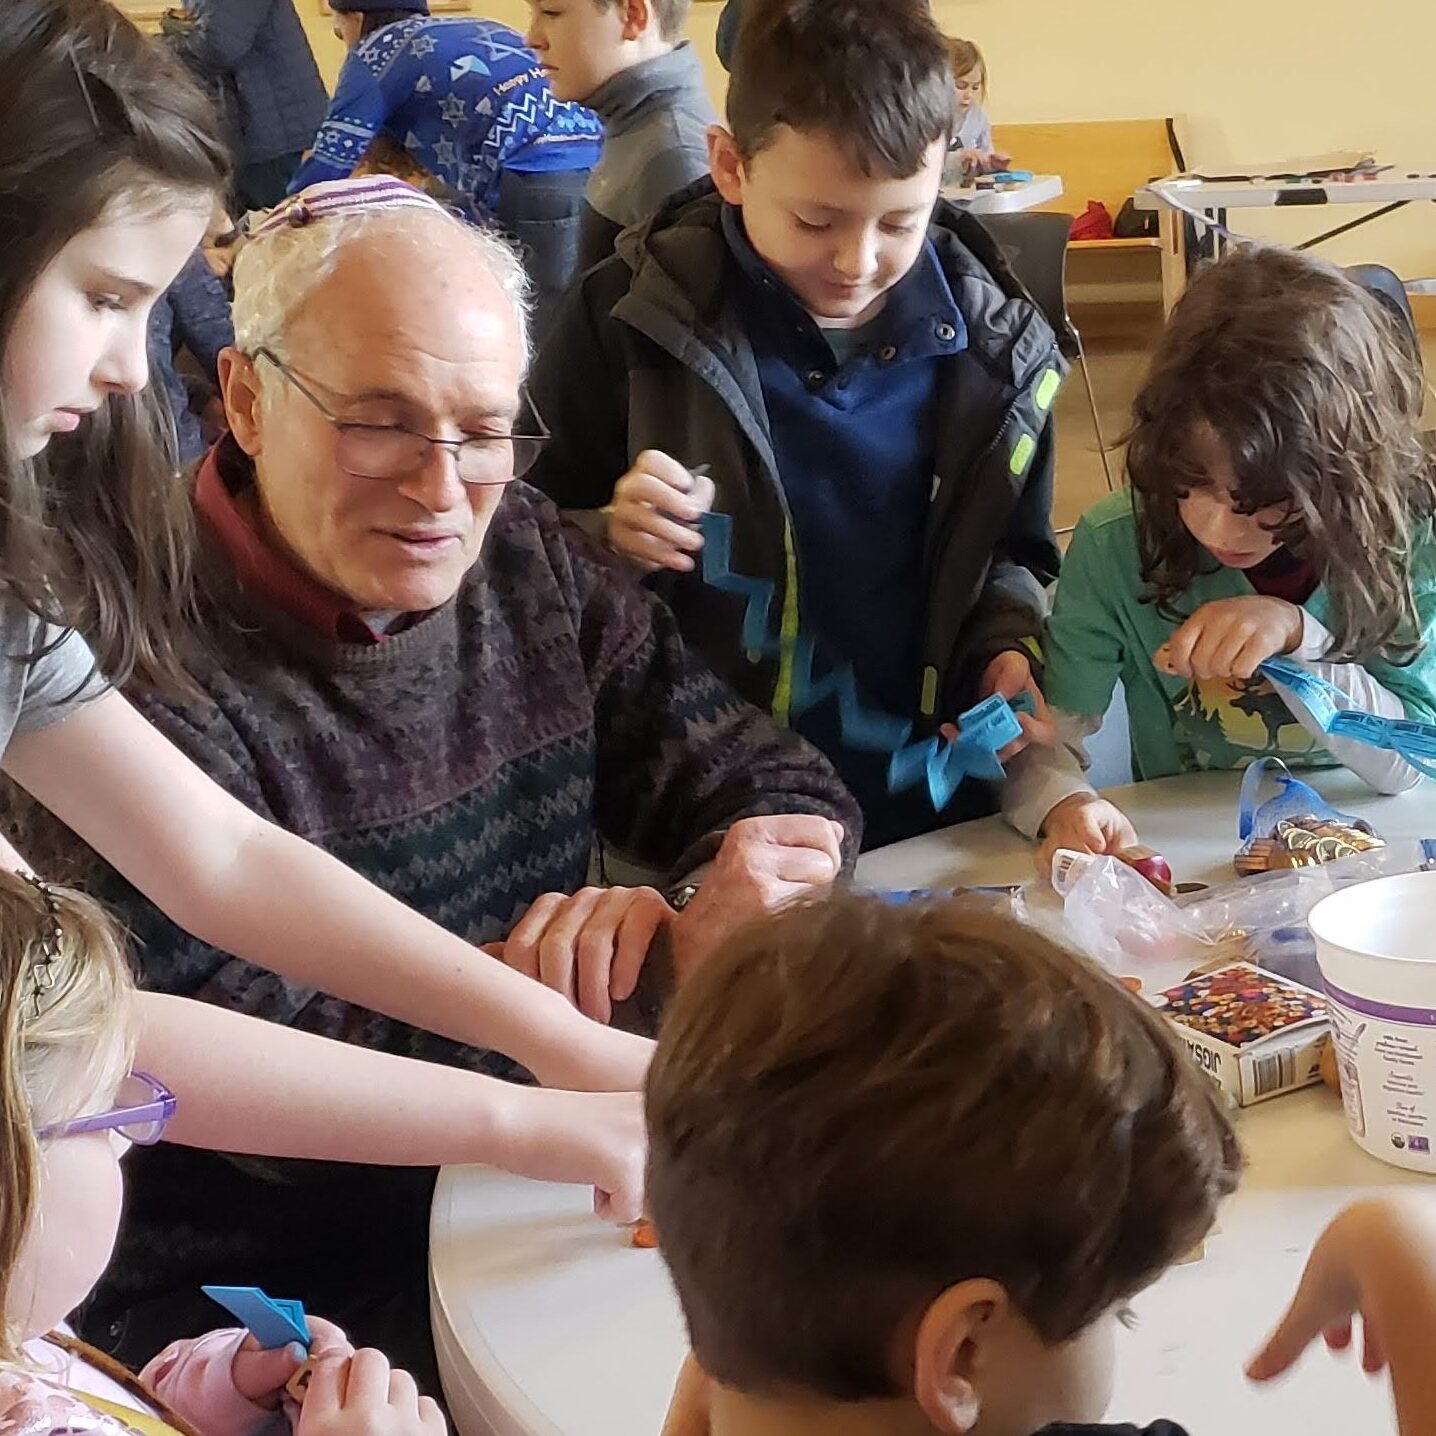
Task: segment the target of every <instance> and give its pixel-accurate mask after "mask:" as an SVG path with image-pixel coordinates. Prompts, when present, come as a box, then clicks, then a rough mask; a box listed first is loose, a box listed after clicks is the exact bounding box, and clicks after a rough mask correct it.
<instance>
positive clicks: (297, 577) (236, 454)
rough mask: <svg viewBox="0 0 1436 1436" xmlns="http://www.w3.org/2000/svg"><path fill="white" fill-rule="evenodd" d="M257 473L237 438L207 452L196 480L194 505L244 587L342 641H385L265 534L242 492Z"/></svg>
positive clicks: (354, 610) (222, 440) (351, 608)
mask: <svg viewBox="0 0 1436 1436" xmlns="http://www.w3.org/2000/svg"><path fill="white" fill-rule="evenodd" d="M252 479H253V472H252V470H251V468H250V464H249V460H248V459H247V458H246V457H245V455H244V453H243V451H242V450H241V449H240V447H239V445H238V444H236V443H235V442H234V440H233V438H229V437H226V438H224V439H221V440H220V442H219V443H218V444H216V445H215V446H214V448H212V449H211V450H210V451H209V453H208V454H206V455H205V457H204V461H203V462H202V463H201V464H200V468H199V474H198V477H197V478H196V480H195V491H194V499H195V507H196V509H197V510H198V511H199V515H200V519H201V520H202V521H203V522H204V523H205V524H206V525H207V526H208V528H209V531H210V533H211V534H212V535H213V536H214V537H215V538H216V539H217V540H218V541H219V543H220V545H221V547H222V548H223V549H224V551H225V553H226V554H228V556H229V561H230V562H231V563H232V564H233V565H234V571H235V574H236V575H237V576H238V578H239V581H240V583H241V585H242V586H243V587H244V589H245V591H246V592H248V593H250V594H251V595H253V596H254V597H256V598H258V599H260V600H262V601H263V602H266V603H269V604H272V605H273V606H274V607H275V608H278V609H280V610H281V611H282V612H284V613H287V614H288V615H289V616H290V617H291V618H293V619H296V620H297V621H298V622H300V623H302V624H304V625H305V626H306V627H308V628H312V629H314V630H316V631H317V632H319V633H322V634H324V635H325V636H326V637H328V638H332V639H334V640H336V641H337V642H339V643H368V644H373V643H382V642H383V641H384V639H385V637H386V635H385V634H383V633H376V632H375V631H374V630H373V629H372V628H371V627H370V626H369V624H368V623H366V622H365V621H364V618H363V617H362V615H361V614H360V612H359V610H358V609H357V608H356V607H355V606H354V605H353V604H352V603H350V602H349V601H348V600H347V599H343V598H341V597H340V596H339V595H338V594H337V593H335V592H334V591H333V589H330V588H326V587H325V586H324V585H323V584H322V583H320V582H319V580H318V579H316V578H313V577H311V576H310V575H309V574H307V573H305V572H304V570H303V569H301V568H300V567H299V566H298V565H297V564H295V563H294V562H293V560H291V559H290V558H288V557H287V556H286V555H285V554H283V553H281V552H280V551H279V550H278V549H277V548H276V547H275V546H274V545H273V544H272V543H271V542H270V541H269V539H267V538H266V537H265V536H264V535H263V534H262V533H261V532H260V530H259V528H258V527H257V525H255V524H254V523H253V522H252V521H251V520H250V518H249V517H248V515H247V514H246V513H245V510H244V507H243V506H242V505H241V504H240V503H239V501H238V496H239V494H240V493H242V492H243V490H244V489H245V488H246V487H247V486H248V484H249V483H250V482H252Z"/></svg>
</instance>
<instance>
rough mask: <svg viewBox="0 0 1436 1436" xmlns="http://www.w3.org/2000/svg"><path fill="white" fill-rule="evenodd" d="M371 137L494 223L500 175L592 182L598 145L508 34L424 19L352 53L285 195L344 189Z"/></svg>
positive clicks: (587, 120)
mask: <svg viewBox="0 0 1436 1436" xmlns="http://www.w3.org/2000/svg"><path fill="white" fill-rule="evenodd" d="M380 134H383V135H386V136H388V138H390V139H392V140H393V141H394V142H395V143H396V144H399V145H402V146H403V147H404V149H406V150H407V151H408V152H409V154H410V155H411V156H412V157H413V158H414V160H416V161H417V162H418V163H419V164H421V165H422V166H423V167H424V168H425V169H426V170H428V171H429V172H430V173H431V174H433V175H435V176H437V178H439V179H440V180H442V181H443V182H444V183H445V184H446V185H448V186H449V187H450V188H451V189H453V190H454V191H456V192H457V193H458V194H459V195H460V196H462V197H463V199H464V200H465V201H466V203H467V204H468V205H469V208H470V210H471V212H472V213H473V216H474V217H475V218H483V217H484V216H485V215H488V214H490V213H491V212H492V210H493V208H494V203H495V201H496V199H497V198H498V188H499V179H500V176H501V175H502V174H503V171H504V170H506V169H510V170H520V171H524V172H528V173H535V172H540V171H551V170H589V169H592V168H593V166H594V164H595V163H596V162H597V160H598V155H599V149H600V146H601V143H602V130H601V128H600V126H599V122H598V120H597V118H596V117H595V116H594V115H592V114H591V113H590V112H589V111H588V110H585V109H584V108H583V107H582V106H581V105H574V104H570V103H568V102H567V101H562V100H556V99H554V97H553V92H552V91H551V90H550V89H549V84H548V80H547V79H546V78H545V76H544V73H543V70H542V69H541V68H540V66H539V63H538V61H537V59H536V58H535V57H534V54H533V52H532V51H531V50H529V49H528V48H527V47H526V46H525V45H524V42H523V38H522V36H520V35H519V34H518V32H517V31H515V30H510V29H509V28H508V26H506V25H500V24H498V23H497V21H494V20H477V19H466V18H463V17H455V18H452V19H445V20H435V19H431V18H429V17H428V16H422V15H420V16H415V17H414V18H413V19H411V20H399V21H396V22H395V23H394V24H392V25H385V26H384V27H383V28H382V29H380V30H376V31H374V33H373V34H372V35H370V36H368V37H367V38H366V39H365V40H363V41H362V42H361V43H360V44H359V45H357V46H356V47H355V48H354V49H353V50H352V51H351V52H350V54H349V58H348V59H347V60H346V61H345V62H344V68H343V70H341V71H340V73H339V83H338V86H337V87H336V89H335V91H334V100H333V103H332V104H331V105H330V106H329V114H328V117H327V118H326V119H325V121H324V124H323V126H322V127H321V128H320V130H319V134H318V137H317V138H316V139H315V142H314V150H313V153H312V154H311V155H310V156H309V157H308V158H307V159H306V160H305V162H304V163H303V164H302V165H301V166H300V167H299V170H298V172H297V173H296V174H295V176H294V179H293V180H292V181H291V182H290V186H289V192H290V193H291V194H293V193H294V192H295V191H296V190H301V189H303V188H304V187H305V186H306V185H311V184H315V183H317V182H318V181H320V180H333V179H344V178H345V177H346V176H348V175H349V174H351V173H352V172H353V170H354V168H355V166H356V165H358V163H359V161H360V160H362V159H363V158H364V155H365V153H366V152H367V150H368V149H369V146H370V145H371V144H373V142H374V140H375V139H376V138H377V137H378V136H379V135H380Z"/></svg>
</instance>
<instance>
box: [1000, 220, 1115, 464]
mask: <svg viewBox="0 0 1436 1436" xmlns="http://www.w3.org/2000/svg"><path fill="white" fill-rule="evenodd" d="M977 218H978V219H980V220H981V221H982V226H983V228H984V229H985V230H987V232H988V233H989V234H990V235H991V236H992V238H993V239H994V240H995V241H996V243H997V246H998V248H999V249H1001V251H1002V253H1003V255H1004V257H1005V258H1006V260H1007V262H1008V264H1009V265H1010V266H1011V268H1012V272H1013V273H1014V274H1015V275H1016V276H1017V278H1018V280H1019V281H1020V282H1021V284H1022V286H1023V288H1024V289H1026V290H1027V292H1028V294H1030V295H1031V296H1032V301H1033V303H1034V304H1036V305H1037V307H1038V308H1039V309H1040V310H1041V311H1042V313H1043V315H1044V316H1045V318H1046V320H1047V322H1048V323H1049V324H1050V325H1051V326H1052V331H1053V333H1054V334H1056V336H1057V347H1058V349H1060V350H1061V351H1062V353H1063V355H1064V356H1065V357H1066V358H1067V359H1069V360H1072V361H1074V362H1075V363H1076V364H1077V365H1078V367H1079V368H1080V369H1081V370H1082V383H1083V384H1084V386H1085V387H1086V389H1087V406H1088V408H1089V409H1090V410H1091V411H1092V432H1093V433H1094V434H1096V436H1097V452H1098V453H1099V454H1100V455H1101V456H1102V472H1103V473H1104V474H1105V475H1106V476H1107V488H1108V490H1109V491H1111V490H1114V489H1115V488H1116V487H1117V485H1116V483H1115V481H1114V480H1113V478H1112V465H1111V463H1110V461H1109V460H1108V457H1107V441H1106V439H1105V438H1103V436H1102V421H1101V419H1100V418H1099V417H1098V414H1097V396H1096V395H1095V394H1094V393H1093V391H1092V374H1091V371H1090V370H1089V369H1088V367H1087V351H1086V349H1084V348H1083V345H1082V336H1081V334H1080V333H1078V330H1077V326H1076V325H1075V324H1074V323H1073V322H1072V316H1071V314H1069V313H1068V311H1067V243H1068V240H1069V239H1070V237H1071V233H1072V216H1071V215H1070V214H1046V213H1043V212H1040V211H1038V210H1025V211H1022V212H1021V213H1018V214H983V215H978V216H977Z"/></svg>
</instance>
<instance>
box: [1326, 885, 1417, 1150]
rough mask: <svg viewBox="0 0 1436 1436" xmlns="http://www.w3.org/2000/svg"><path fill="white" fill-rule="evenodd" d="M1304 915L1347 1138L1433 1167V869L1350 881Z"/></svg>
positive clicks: (1365, 1147) (1363, 1147)
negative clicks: (1327, 1010)
mask: <svg viewBox="0 0 1436 1436" xmlns="http://www.w3.org/2000/svg"><path fill="white" fill-rule="evenodd" d="M1309 922H1310V924H1311V932H1312V936H1313V937H1314V938H1315V939H1316V959H1317V962H1318V964H1319V965H1320V967H1321V976H1322V980H1323V982H1324V984H1325V986H1326V995H1327V998H1328V999H1329V1001H1330V1004H1331V1025H1332V1035H1333V1038H1334V1040H1335V1044H1336V1057H1337V1063H1338V1065H1339V1067H1340V1069H1341V1094H1342V1100H1343V1102H1344V1103H1345V1106H1346V1121H1347V1126H1348V1127H1349V1128H1350V1129H1351V1135H1352V1138H1353V1140H1354V1141H1355V1142H1356V1144H1357V1146H1358V1147H1360V1148H1362V1150H1363V1151H1366V1152H1369V1153H1370V1154H1371V1155H1372V1156H1373V1157H1379V1158H1380V1159H1381V1160H1382V1161H1383V1162H1390V1163H1391V1164H1392V1165H1393V1166H1397V1167H1405V1168H1407V1169H1408V1170H1410V1171H1413V1172H1432V1173H1436V873H1408V874H1405V875H1404V876H1401V877H1394V878H1379V879H1377V880H1376V881H1375V882H1369V883H1358V884H1357V885H1356V886H1355V887H1349V888H1346V889H1344V890H1343V891H1342V892H1338V893H1333V894H1332V895H1331V896H1330V897H1328V898H1323V899H1322V900H1321V902H1319V903H1317V905H1316V906H1315V907H1314V908H1312V910H1311V916H1310V918H1309Z"/></svg>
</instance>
